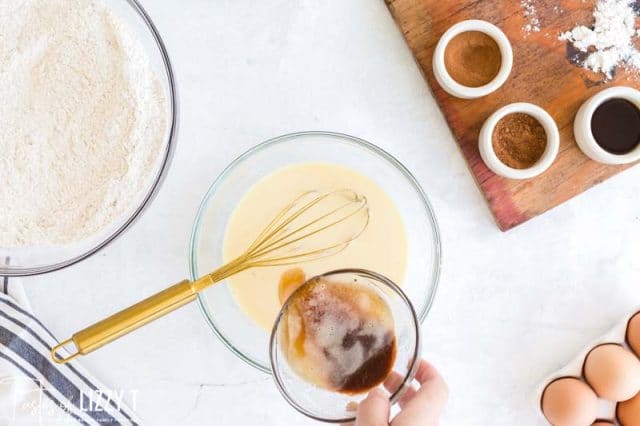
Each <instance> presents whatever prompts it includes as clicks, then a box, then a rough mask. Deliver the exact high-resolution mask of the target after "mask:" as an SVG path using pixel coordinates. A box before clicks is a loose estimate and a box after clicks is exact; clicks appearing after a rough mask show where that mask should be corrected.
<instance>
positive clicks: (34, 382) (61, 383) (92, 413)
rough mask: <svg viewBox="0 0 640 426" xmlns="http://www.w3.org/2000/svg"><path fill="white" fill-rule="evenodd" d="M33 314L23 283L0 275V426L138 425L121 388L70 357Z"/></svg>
mask: <svg viewBox="0 0 640 426" xmlns="http://www.w3.org/2000/svg"><path fill="white" fill-rule="evenodd" d="M57 343H58V341H57V340H56V338H55V337H54V336H53V335H52V334H51V332H50V331H49V330H48V329H47V328H46V327H45V326H44V325H43V324H42V322H40V321H39V320H38V319H37V318H36V317H35V316H34V315H33V314H32V313H31V307H30V306H29V303H28V301H27V299H26V297H25V293H24V289H23V288H22V285H21V284H20V283H18V282H17V281H16V280H12V281H11V283H9V280H8V278H6V277H5V278H3V277H0V425H20V426H22V425H40V424H42V425H68V424H77V423H80V424H83V425H137V424H138V423H139V421H138V420H137V419H136V417H135V416H134V414H133V413H132V411H131V410H130V409H129V408H128V407H127V406H125V405H124V404H123V402H122V397H123V394H122V392H120V393H118V392H116V391H113V390H108V389H106V388H105V387H104V386H103V385H102V384H101V383H100V382H98V381H97V380H96V379H95V378H94V377H92V376H91V375H90V374H89V373H88V372H87V371H86V370H85V369H84V368H82V367H81V366H80V365H78V364H77V362H76V361H72V362H70V363H68V364H65V365H58V364H56V363H54V362H52V361H51V360H50V356H49V352H50V350H51V347H52V346H55V345H56V344H57Z"/></svg>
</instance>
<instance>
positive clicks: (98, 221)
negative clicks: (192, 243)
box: [0, 0, 177, 276]
mask: <svg viewBox="0 0 640 426" xmlns="http://www.w3.org/2000/svg"><path fill="white" fill-rule="evenodd" d="M0 39H2V40H3V42H2V44H1V45H0V97H1V98H2V99H3V102H2V105H0V182H2V184H1V185H0V206H1V208H0V276H22V275H34V274H40V273H45V272H50V271H54V270H58V269H60V268H63V267H66V266H69V265H72V264H74V263H76V262H79V261H81V260H83V259H86V258H87V257H89V256H91V255H92V254H94V253H96V252H97V251H98V250H100V249H102V248H103V247H105V246H106V245H107V244H109V243H110V242H112V241H113V240H115V239H116V238H117V237H118V236H120V235H122V234H123V232H124V231H125V230H126V229H127V228H128V227H129V226H130V225H131V224H132V223H133V222H134V221H135V220H136V218H138V217H139V216H140V214H141V213H142V212H143V210H144V209H145V208H146V207H147V206H148V205H149V203H150V202H151V200H152V199H153V197H154V195H155V194H156V192H157V191H158V189H159V187H160V185H161V182H162V180H163V178H164V176H165V174H166V172H167V169H168V167H169V163H170V161H171V157H172V154H173V148H174V144H175V139H176V130H177V129H176V126H177V99H176V87H175V82H174V77H173V72H172V69H171V64H170V61H169V57H168V55H167V52H166V49H165V47H164V43H163V41H162V39H161V37H160V35H159V33H158V31H157V29H156V27H155V26H154V24H153V23H152V21H151V19H150V18H149V16H148V15H147V13H146V12H145V11H144V10H143V8H142V7H141V6H140V4H138V2H137V1H136V0H37V1H36V0H27V1H26V2H20V3H19V4H15V2H14V1H13V0H0Z"/></svg>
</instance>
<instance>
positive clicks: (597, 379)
mask: <svg viewBox="0 0 640 426" xmlns="http://www.w3.org/2000/svg"><path fill="white" fill-rule="evenodd" d="M583 368H584V376H585V378H586V379H587V382H588V383H589V385H590V386H591V387H592V388H593V390H595V391H596V393H597V394H598V396H599V397H601V398H604V399H608V400H609V401H614V402H618V401H626V400H627V399H630V398H633V397H634V396H635V394H637V393H638V392H639V391H640V361H639V360H638V358H636V356H635V355H634V354H632V353H631V352H630V351H628V350H626V349H625V348H623V347H622V346H620V345H618V344H616V343H607V344H604V345H600V346H596V347H595V348H593V349H592V350H591V352H589V354H588V355H587V359H586V360H585V362H584V367H583Z"/></svg>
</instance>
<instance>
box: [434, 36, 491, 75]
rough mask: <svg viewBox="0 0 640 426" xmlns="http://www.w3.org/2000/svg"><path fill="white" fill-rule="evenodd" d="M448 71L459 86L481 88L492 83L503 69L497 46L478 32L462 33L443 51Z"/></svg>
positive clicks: (488, 37)
mask: <svg viewBox="0 0 640 426" xmlns="http://www.w3.org/2000/svg"><path fill="white" fill-rule="evenodd" d="M444 64H445V67H446V68H447V72H448V73H449V75H450V76H451V78H453V79H454V80H455V81H457V82H458V83H460V84H462V85H463V86H467V87H480V86H484V85H485V84H488V83H490V82H491V80H493V79H494V78H495V77H496V76H497V75H498V71H500V67H501V66H502V53H501V52H500V47H499V46H498V43H496V41H495V40H494V39H493V38H491V37H490V36H488V35H487V34H485V33H483V32H480V31H465V32H463V33H460V34H458V35H457V36H455V37H454V38H452V39H451V41H450V42H449V43H448V44H447V47H446V49H445V51H444Z"/></svg>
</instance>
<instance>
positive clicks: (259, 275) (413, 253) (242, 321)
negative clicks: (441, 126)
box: [189, 132, 440, 372]
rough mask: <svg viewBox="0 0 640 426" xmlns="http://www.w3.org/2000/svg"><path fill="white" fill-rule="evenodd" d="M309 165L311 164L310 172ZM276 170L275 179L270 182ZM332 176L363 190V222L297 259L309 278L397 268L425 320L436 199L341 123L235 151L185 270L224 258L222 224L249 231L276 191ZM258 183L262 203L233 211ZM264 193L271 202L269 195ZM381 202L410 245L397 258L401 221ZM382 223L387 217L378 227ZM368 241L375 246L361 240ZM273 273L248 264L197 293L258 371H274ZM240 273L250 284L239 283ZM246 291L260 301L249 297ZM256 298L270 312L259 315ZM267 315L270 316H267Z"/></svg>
mask: <svg viewBox="0 0 640 426" xmlns="http://www.w3.org/2000/svg"><path fill="white" fill-rule="evenodd" d="M305 170H307V171H309V170H312V171H313V172H312V173H310V174H309V173H306V171H305ZM338 170H342V172H339V171H338ZM325 172H327V173H325ZM343 173H344V174H343ZM312 175H313V177H312ZM320 175H323V176H320ZM343 176H344V177H345V179H343V178H342V177H343ZM282 178H286V179H282ZM272 179H277V180H278V182H279V183H278V184H274V182H275V181H274V180H272ZM329 182H335V183H336V184H337V185H340V186H341V187H342V185H343V184H345V183H346V184H348V185H350V186H349V188H350V189H353V190H355V191H358V192H361V193H362V194H364V195H366V196H367V198H368V201H369V207H370V212H371V214H370V222H369V226H368V227H367V230H366V231H365V232H364V233H363V234H362V235H361V236H360V238H359V239H358V240H356V241H354V242H353V243H352V244H350V245H349V247H348V248H347V249H345V250H344V251H343V252H341V253H339V254H337V255H335V256H332V257H330V258H327V259H324V260H319V261H314V262H309V263H304V264H300V265H299V266H300V267H301V268H302V269H304V271H305V273H307V274H309V275H308V276H307V278H311V276H313V275H317V274H321V273H324V272H328V271H329V270H334V269H341V268H348V267H366V268H368V269H371V270H374V271H376V272H379V273H383V274H385V275H387V276H389V277H393V278H392V279H393V280H397V282H396V284H398V285H399V286H400V287H401V288H402V289H403V291H404V292H405V293H406V295H407V297H408V298H409V300H410V301H411V303H412V304H413V306H414V308H415V310H416V313H417V316H418V319H419V320H420V322H422V321H423V320H424V319H425V318H426V316H427V313H428V312H429V309H430V307H431V304H432V302H433V299H434V297H435V294H436V289H437V286H438V278H439V275H440V236H439V231H438V225H437V222H436V218H435V214H434V212H433V209H432V208H431V205H430V204H429V201H428V199H427V196H426V195H425V193H424V191H423V190H422V187H421V186H420V184H419V183H418V182H417V181H416V179H415V178H414V177H413V176H412V174H411V173H410V172H409V171H408V170H407V169H406V168H405V167H404V166H403V165H402V164H401V163H400V162H399V161H398V160H396V159H395V158H394V157H392V156H391V155H390V154H388V153H386V152H385V151H383V150H381V149H380V148H378V147H377V146H375V145H373V144H371V143H369V142H366V141H364V140H362V139H359V138H356V137H352V136H348V135H344V134H339V133H331V132H302V133H294V134H289V135H284V136H280V137H277V138H274V139H271V140H268V141H266V142H263V143H261V144H260V145H257V146H256V147H254V148H252V149H250V150H249V151H247V152H246V153H244V154H243V155H241V156H240V157H238V158H237V159H236V160H235V161H233V162H232V163H231V164H230V165H229V166H228V167H227V168H226V169H225V170H224V171H223V172H222V174H221V175H220V176H219V177H218V178H217V179H216V180H215V181H214V183H213V184H212V185H211V188H210V189H209V192H208V193H207V194H206V195H205V198H204V200H203V201H202V204H201V206H200V210H199V211H198V214H197V217H196V220H195V223H194V227H193V232H192V235H191V249H190V258H189V261H190V273H191V278H192V279H195V278H197V277H199V276H201V275H203V274H205V273H207V272H210V271H212V270H214V269H216V268H217V267H219V266H221V265H222V264H223V263H224V261H225V258H226V257H227V255H228V254H229V253H225V251H226V250H225V247H226V248H229V247H230V244H228V243H229V242H230V240H229V239H227V238H226V234H227V230H230V229H231V230H233V229H239V228H236V225H239V226H240V227H244V228H246V229H247V230H248V231H249V234H253V233H254V225H258V226H257V227H256V228H255V229H259V228H260V227H261V226H260V225H262V224H263V223H264V221H268V220H269V219H271V217H272V213H273V212H277V211H278V210H279V209H280V208H281V206H282V205H283V204H281V203H280V202H279V201H282V200H281V199H280V198H282V197H283V199H284V200H287V201H288V200H289V199H290V198H289V197H294V196H296V195H298V193H297V191H298V190H299V189H300V188H304V189H303V190H311V189H317V190H325V187H324V185H325V184H329V185H330V183H329ZM298 184H300V185H298ZM307 185H311V187H308V186H307ZM317 185H320V186H319V187H317ZM298 186H300V188H298ZM329 189H331V188H329ZM258 190H259V192H260V194H263V195H267V197H265V198H264V199H263V200H264V203H262V204H261V206H260V207H256V208H253V207H251V208H248V209H241V210H243V212H246V213H248V214H247V215H246V216H245V215H244V214H242V215H239V214H238V207H239V206H241V205H242V204H243V203H245V202H246V201H247V198H245V197H246V196H247V195H248V194H250V193H253V194H256V191H258ZM256 195H257V194H256ZM269 200H272V201H274V200H275V201H277V202H275V203H273V204H272V203H271V202H269ZM387 202H390V203H391V204H392V206H394V208H393V210H397V213H398V216H399V219H400V220H401V224H400V226H401V227H403V228H404V234H405V236H406V239H404V240H405V241H406V245H404V247H405V248H406V250H404V249H403V250H402V251H403V253H404V254H403V255H402V256H401V257H400V258H398V257H397V256H396V254H397V250H396V249H397V248H399V247H402V244H398V241H399V239H398V235H395V234H396V233H397V232H398V231H397V229H398V228H397V225H396V224H395V223H396V222H395V219H393V216H394V214H392V213H391V210H387ZM285 203H286V201H285ZM246 205H247V204H245V206H246ZM273 207H275V209H273V210H272V208H273ZM252 211H255V214H251V212H252ZM252 216H255V217H252ZM374 216H375V217H374ZM383 217H384V218H383ZM383 219H384V220H383ZM388 219H391V220H388ZM238 220H240V222H238ZM381 223H385V224H386V225H391V226H386V225H385V226H383V227H379V225H380V224H381ZM376 228H384V229H376ZM392 234H393V235H392ZM247 237H248V239H247V241H250V240H252V235H247ZM243 240H244V238H243ZM367 247H377V249H375V250H367ZM363 255H364V256H363ZM401 259H404V260H406V265H405V267H403V268H401V269H402V270H400V271H399V270H397V269H396V267H395V266H397V265H396V264H397V263H398V262H400V261H401ZM287 268H288V267H284V269H287ZM278 277H280V271H279V270H278V267H273V268H263V269H262V270H258V269H254V270H249V271H245V275H244V277H243V276H241V274H238V275H236V276H235V277H232V278H231V279H228V280H225V281H223V282H222V283H219V284H216V285H214V286H212V287H210V288H208V289H207V290H205V291H204V292H202V293H201V294H200V295H199V296H198V301H199V304H200V308H201V310H202V313H203V314H204V316H205V319H206V321H207V322H208V323H209V325H210V326H211V329H212V330H213V332H214V334H215V335H216V336H217V337H218V338H220V340H221V341H222V342H223V343H224V344H225V345H226V346H227V347H228V348H229V349H230V350H231V351H232V352H233V353H234V354H236V355H237V356H238V357H239V358H240V359H242V360H243V361H245V362H247V363H248V364H250V365H252V366H254V367H256V368H257V369H259V370H262V371H264V372H270V371H271V368H270V362H269V336H270V333H271V327H273V322H274V321H275V318H276V316H277V314H278V311H279V309H280V307H279V305H277V302H273V300H272V299H273V298H275V299H277V294H276V293H277V290H275V289H273V287H272V284H275V285H276V287H277V280H278ZM245 279H246V281H245ZM245 283H247V284H249V286H250V287H244V284H245ZM239 284H242V285H243V289H241V288H240V286H239ZM253 284H255V287H254V286H253ZM268 289H271V290H273V292H271V293H272V294H269V293H270V292H269V291H266V292H265V291H264V290H268ZM251 292H253V293H254V295H255V297H253V301H254V302H256V304H255V305H258V306H255V305H254V304H252V303H247V302H249V299H250V298H251ZM272 302H273V303H272ZM251 305H254V306H251ZM260 305H261V306H260ZM260 307H263V308H266V309H267V310H268V313H267V314H266V315H264V316H263V315H256V314H258V313H259V311H258V309H260ZM273 307H275V310H272V309H271V308H273ZM267 316H269V317H270V318H269V319H266V317H267ZM263 319H264V320H265V321H262V320H263ZM258 320H260V321H258Z"/></svg>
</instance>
